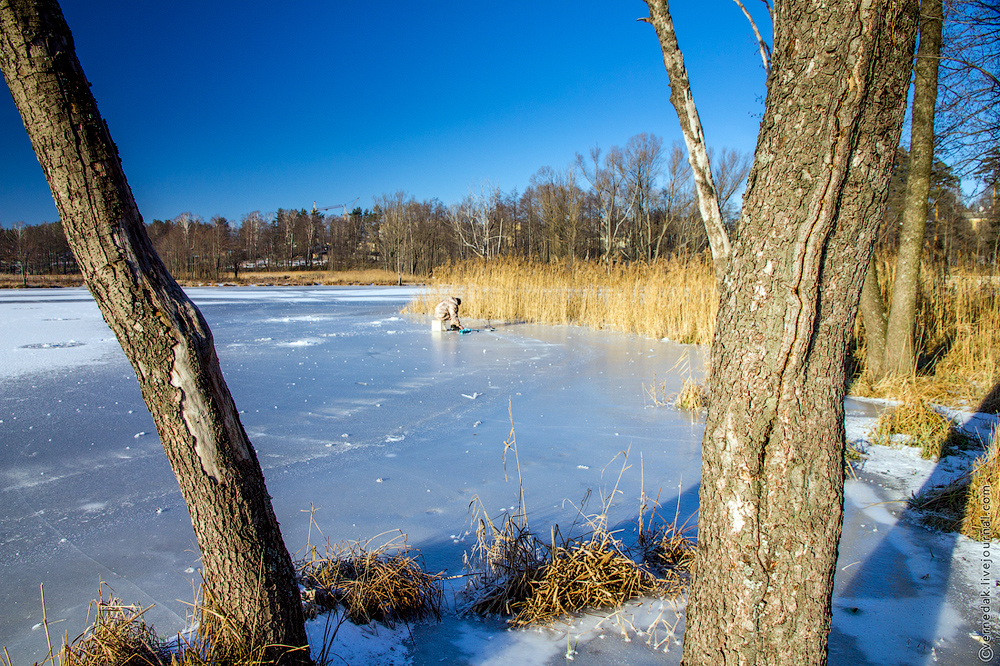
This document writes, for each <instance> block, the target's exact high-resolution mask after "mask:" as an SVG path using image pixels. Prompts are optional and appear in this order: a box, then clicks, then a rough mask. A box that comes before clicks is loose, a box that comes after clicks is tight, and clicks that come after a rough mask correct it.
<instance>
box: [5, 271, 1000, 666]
mask: <svg viewBox="0 0 1000 666" xmlns="http://www.w3.org/2000/svg"><path fill="white" fill-rule="evenodd" d="M189 293H190V294H191V296H192V297H193V298H194V300H195V301H196V302H197V303H198V305H199V306H200V307H201V308H202V311H203V312H204V314H205V316H206V318H207V319H208V321H209V323H210V324H211V326H212V330H213V333H214V335H215V340H216V346H217V349H218V351H219V356H220V358H221V361H222V367H223V371H224V373H225V375H226V379H227V382H228V384H229V387H230V389H231V390H232V392H233V395H234V397H235V399H236V403H237V405H238V406H239V408H240V410H241V413H242V418H243V423H244V426H245V427H246V429H247V432H248V433H249V434H250V437H251V439H252V441H253V442H254V445H255V446H256V447H257V450H258V455H259V457H260V460H261V463H262V465H263V467H264V473H265V476H266V478H267V483H268V488H269V491H270V493H271V495H273V497H274V505H275V511H276V512H277V515H278V518H279V520H280V521H281V525H282V530H283V533H284V536H285V541H286V543H287V544H288V546H289V549H290V550H291V551H293V552H295V551H297V550H299V549H301V548H302V547H303V546H304V544H305V543H306V541H307V539H308V538H310V537H311V539H312V541H313V542H314V543H317V544H318V543H321V542H322V540H323V539H325V538H329V539H330V540H331V541H332V542H339V541H344V540H358V539H361V540H364V539H368V538H370V537H373V536H375V535H378V534H380V533H382V532H387V531H389V532H391V531H392V530H402V531H403V532H404V533H406V535H407V540H408V543H409V544H410V545H411V546H412V547H414V548H416V549H418V550H419V551H420V552H421V553H422V554H423V558H424V561H425V564H426V566H427V568H428V569H429V570H432V571H444V572H447V573H448V574H458V573H461V567H462V555H463V554H464V553H465V552H466V551H467V550H469V549H470V548H471V543H472V535H470V534H469V531H470V517H471V516H470V513H469V506H470V503H471V502H472V501H473V500H474V499H475V498H479V499H480V500H481V501H482V502H483V505H484V506H485V507H486V508H487V510H489V511H490V512H491V513H493V514H495V513H499V512H500V511H502V510H505V509H510V508H511V507H513V506H515V505H516V504H517V494H518V493H517V481H516V478H513V479H512V480H510V481H505V480H504V470H503V463H502V453H503V442H504V440H505V439H507V437H508V435H509V432H510V429H511V422H510V417H509V416H508V409H510V411H511V412H512V413H513V422H514V428H515V432H516V437H517V445H518V450H519V456H520V461H521V471H522V475H523V479H524V487H525V495H526V502H527V508H528V511H529V520H530V521H531V524H532V526H533V527H534V528H535V529H536V530H537V531H539V532H540V533H548V529H549V527H550V526H551V525H552V524H553V523H558V524H559V525H560V526H562V527H563V528H565V527H567V526H569V525H570V524H571V523H573V522H574V519H575V518H576V517H577V515H578V513H577V507H578V506H579V504H580V503H581V501H582V500H583V498H584V497H585V495H586V494H587V491H588V490H593V491H594V499H592V500H591V502H590V505H589V506H587V507H586V509H585V510H586V511H587V512H594V511H596V510H597V509H598V507H599V504H600V497H601V496H602V492H603V494H604V495H607V493H609V492H610V489H611V488H612V487H613V485H614V483H615V479H616V478H617V476H618V472H619V470H620V469H621V462H622V457H621V456H619V457H618V458H617V459H616V456H617V455H618V454H619V453H620V452H623V451H628V463H629V465H630V466H631V467H630V469H628V470H627V471H626V472H625V473H624V475H623V479H622V482H621V484H620V485H619V490H620V491H621V492H620V493H619V494H617V495H616V500H615V503H614V505H613V507H612V509H611V511H610V515H609V518H610V523H611V524H612V525H617V526H619V528H620V529H621V530H622V532H621V533H622V535H623V538H626V539H627V538H628V535H629V534H630V531H631V528H632V523H633V521H634V520H635V517H636V514H637V511H638V498H639V495H640V492H641V491H642V489H643V487H644V488H645V491H646V493H647V494H648V495H653V496H655V495H656V494H657V493H658V492H659V493H660V500H661V504H662V505H663V506H664V511H665V512H666V513H668V514H670V517H672V515H673V512H674V511H675V510H679V512H680V515H681V516H682V518H684V517H687V516H688V515H690V514H691V513H692V512H693V511H694V510H695V508H696V506H697V484H698V479H699V468H700V455H701V450H700V442H701V434H702V425H701V423H700V422H698V421H696V420H692V419H691V418H690V417H689V416H688V415H687V414H685V413H682V412H678V411H676V410H674V409H671V408H665V407H660V408H656V407H652V406H650V404H649V400H648V398H646V396H645V391H644V385H645V387H648V386H650V385H651V384H653V382H654V377H655V381H656V383H657V384H659V383H661V382H663V381H664V380H666V381H667V390H668V391H676V390H678V389H679V387H680V383H681V380H682V379H683V378H682V377H681V376H680V375H679V374H678V371H677V367H685V366H690V367H692V368H700V367H701V356H700V354H701V352H700V350H698V349H697V348H694V347H687V346H680V345H675V344H673V343H670V342H665V341H654V340H645V339H640V338H634V337H628V336H622V335H616V334H610V333H604V332H594V331H587V330H582V329H578V328H573V327H548V326H536V325H528V324H520V323H509V324H504V325H497V327H496V330H495V331H481V332H476V333H472V334H470V335H464V336H460V335H457V334H453V333H445V334H433V333H431V332H430V330H429V329H430V326H429V323H428V320H427V319H421V318H408V317H404V316H401V315H399V314H398V311H399V309H400V307H401V306H402V305H403V304H404V303H405V302H406V301H407V300H409V298H410V297H411V296H412V294H413V293H414V291H413V290H412V289H407V288H375V287H371V288H357V287H314V288H289V287H261V288H255V287H246V288H197V289H190V290H189ZM0 322H2V326H3V331H4V334H3V337H2V338H0V386H2V389H0V581H2V582H0V608H2V609H3V612H2V613H0V645H3V646H6V647H7V649H8V651H9V652H10V654H11V656H12V657H13V659H14V663H15V665H20V664H27V663H31V662H32V661H34V660H35V659H39V658H41V657H43V656H44V654H45V652H46V648H45V636H44V632H43V631H41V624H40V623H41V620H42V607H41V602H40V600H39V585H40V584H41V583H44V586H45V601H46V613H47V617H48V621H49V622H50V623H55V622H57V623H58V624H54V625H53V626H52V627H51V630H52V632H53V636H54V637H55V636H59V637H61V636H62V635H63V633H64V632H65V633H68V634H69V635H70V637H72V636H74V635H75V634H76V633H78V632H79V631H80V630H81V629H82V628H83V626H84V622H85V617H86V609H87V604H88V602H89V601H90V600H91V599H92V598H94V597H95V596H96V594H97V588H98V584H99V581H105V582H106V583H108V584H109V585H110V586H111V588H112V589H113V590H114V592H115V593H116V595H117V596H119V597H120V598H122V599H123V600H124V601H126V602H129V603H141V604H144V605H148V604H153V605H154V608H153V609H152V610H151V611H150V612H149V613H148V614H147V616H146V617H147V619H148V620H152V621H153V623H154V624H155V626H156V628H157V630H158V631H159V632H160V633H161V634H169V633H172V632H175V631H178V630H181V629H182V628H183V626H184V615H185V610H186V605H185V602H187V601H190V600H191V599H192V597H193V590H192V588H193V586H194V585H195V584H196V581H197V572H196V569H197V566H198V553H197V547H196V545H195V542H194V535H193V533H192V531H191V526H190V521H189V520H188V516H187V513H186V510H185V507H184V503H183V501H182V499H181V497H180V494H179V491H178V490H177V486H176V481H175V480H174V479H173V476H172V473H171V471H170V468H169V466H168V465H167V462H166V459H165V456H164V455H163V452H162V449H161V448H160V445H159V442H158V438H157V435H156V432H155V429H154V428H153V424H152V420H151V418H150V417H149V414H148V412H147V411H146V409H145V406H144V404H143V403H142V400H141V398H140V396H139V391H138V387H137V384H136V381H135V377H134V374H133V373H132V370H131V368H130V366H129V365H128V363H127V361H126V360H125V358H124V355H123V354H122V352H121V350H120V349H119V348H118V345H117V342H116V341H115V339H114V337H113V335H112V334H111V333H110V332H109V330H108V329H107V327H106V326H105V325H104V323H103V321H102V320H101V318H100V315H99V313H98V310H97V307H96V306H95V305H94V303H93V300H92V299H91V297H90V296H89V294H88V293H87V292H86V291H85V290H82V289H62V290H47V291H39V290H31V291H6V292H0ZM472 323H473V324H476V322H472ZM684 355H687V356H688V361H682V362H681V363H678V362H679V361H681V359H682V358H683V357H684ZM847 413H848V437H849V438H850V439H852V440H860V439H863V438H864V436H865V433H866V428H867V427H869V426H870V424H871V422H872V419H873V418H874V416H875V414H876V405H874V404H871V403H864V402H860V401H854V400H849V401H848V405H847ZM972 426H976V427H978V428H979V429H980V431H985V430H986V429H988V427H989V426H990V422H989V419H982V418H980V419H978V420H976V421H974V423H973V424H972V425H970V427H972ZM867 450H868V460H867V461H866V462H865V463H864V466H863V469H862V470H861V472H860V473H859V479H858V480H849V481H848V482H847V490H846V518H845V526H844V537H843V539H842V542H841V551H840V563H839V565H838V567H839V568H838V575H837V581H836V590H835V593H834V600H833V604H834V619H833V625H834V626H833V632H832V634H831V641H830V663H831V664H844V665H846V664H893V665H895V664H925V663H926V664H930V663H941V664H956V665H958V664H972V663H984V662H982V661H981V659H980V654H981V653H980V650H981V649H983V648H984V647H986V646H985V645H984V644H983V641H982V637H981V636H979V634H977V633H976V632H981V630H982V629H981V623H980V621H979V619H980V614H981V612H980V609H979V606H980V605H981V604H980V592H981V591H982V590H984V589H989V590H990V591H991V595H992V596H991V600H992V609H991V612H992V615H991V617H992V618H993V619H994V621H995V619H996V611H997V607H998V606H1000V601H998V598H1000V590H997V589H996V588H995V582H994V579H995V578H996V576H993V575H992V570H988V571H987V574H986V577H985V579H984V562H983V560H984V559H989V557H991V556H992V554H991V555H990V556H989V557H987V558H984V556H983V551H984V549H983V547H982V545H981V544H977V543H974V542H972V541H970V540H968V539H965V538H964V537H955V536H954V535H943V534H939V533H935V532H931V531H927V530H925V529H923V528H920V527H917V526H915V525H913V524H912V523H911V522H909V521H908V520H905V519H903V520H901V515H902V513H903V508H904V503H903V502H902V500H904V499H905V498H906V497H908V496H909V494H910V493H911V492H912V491H915V490H919V489H920V488H921V487H922V486H923V485H924V484H929V483H936V482H939V481H940V480H941V479H944V478H946V477H947V475H949V474H954V473H956V470H957V466H956V464H955V462H954V461H952V460H950V459H946V460H945V461H944V462H943V463H942V464H939V465H935V464H934V463H930V462H927V461H923V460H920V459H919V457H918V456H917V454H916V452H915V450H913V449H886V448H883V447H871V446H869V447H867ZM508 471H511V470H508ZM678 503H679V508H678ZM310 511H312V512H313V513H312V515H313V519H314V521H315V525H316V526H318V527H319V529H321V530H322V537H319V536H318V535H317V529H316V526H314V527H313V528H312V532H311V533H310V531H309V530H310V520H309V516H310ZM388 538H391V534H390V535H389V536H388V537H386V539H388ZM984 581H985V582H987V583H988V585H985V586H984V585H981V583H982V582H984ZM453 584H454V585H456V586H458V585H460V582H459V581H458V580H456V581H454V583H453ZM455 589H456V590H457V589H458V588H457V587H456V588H455ZM449 599H453V597H452V596H451V595H449ZM449 608H450V610H449V611H448V612H446V613H445V617H444V619H443V621H442V622H441V623H439V624H438V623H421V624H418V625H416V626H411V627H402V626H401V627H397V628H396V629H395V630H388V629H386V628H384V627H368V628H358V627H354V626H353V625H350V624H349V623H345V624H343V625H341V626H340V628H339V630H338V633H337V638H336V639H335V640H334V642H333V644H332V646H331V652H332V653H334V654H336V655H338V656H339V657H341V658H343V659H344V660H346V662H347V663H350V664H378V663H386V664H431V663H434V664H436V663H459V664H462V663H468V664H492V663H496V664H501V663H503V664H508V663H519V664H545V663H553V664H554V663H560V662H563V661H565V660H566V658H567V655H568V656H571V657H572V658H573V659H574V661H575V662H576V663H583V664H595V665H603V664H619V663H629V664H642V663H657V664H664V663H666V664H676V663H678V662H679V659H680V643H679V641H680V638H681V632H682V631H683V602H678V603H676V604H671V603H665V602H661V601H659V600H644V601H642V602H639V603H635V604H630V605H629V606H628V607H626V608H625V609H621V610H618V611H614V612H605V613H596V614H591V615H587V616H584V617H580V618H574V619H573V620H572V623H571V624H567V625H563V626H559V627H555V628H553V629H544V630H526V631H508V630H506V629H505V628H504V626H503V624H502V623H501V622H499V621H494V620H479V619H470V618H466V617H460V616H458V615H456V614H455V612H454V601H453V600H452V601H449ZM324 628H325V625H324V622H323V620H322V619H321V620H320V621H317V622H313V623H310V627H309V630H310V635H311V636H313V637H314V638H315V639H316V640H315V642H316V643H319V642H321V639H322V636H323V632H324ZM334 661H336V662H337V663H342V662H340V661H339V660H336V659H335V660H334ZM985 663H991V662H990V659H987V660H986V662H985Z"/></svg>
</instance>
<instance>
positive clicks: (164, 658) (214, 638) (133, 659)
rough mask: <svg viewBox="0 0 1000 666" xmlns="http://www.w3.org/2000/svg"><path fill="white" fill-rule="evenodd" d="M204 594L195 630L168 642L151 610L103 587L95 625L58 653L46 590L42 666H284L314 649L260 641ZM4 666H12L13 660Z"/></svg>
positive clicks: (92, 612) (94, 608) (94, 606)
mask: <svg viewBox="0 0 1000 666" xmlns="http://www.w3.org/2000/svg"><path fill="white" fill-rule="evenodd" d="M105 589H107V590H108V594H107V597H105ZM204 589H205V588H204V587H203V588H202V593H200V594H199V595H198V596H197V597H196V598H195V601H194V603H193V604H191V609H192V616H191V620H192V623H191V626H193V627H195V629H194V630H193V631H192V632H190V633H188V634H178V636H177V639H176V641H175V642H167V641H165V640H164V639H162V638H160V637H158V636H157V635H156V632H155V631H154V630H153V627H152V625H148V624H146V621H145V620H144V618H143V616H144V615H145V613H146V611H148V610H149V608H151V607H146V608H143V607H141V606H138V605H128V604H125V603H123V602H122V601H121V600H120V599H118V598H116V597H115V596H114V594H113V592H111V590H110V587H108V586H107V584H106V583H101V587H100V590H99V592H98V598H97V599H95V600H94V601H92V602H91V603H90V607H89V609H88V618H87V619H88V621H89V620H90V617H91V616H92V617H93V621H91V622H89V624H88V627H87V629H86V630H85V631H84V632H83V633H82V634H80V635H79V636H77V637H76V638H75V639H73V640H72V641H70V640H69V637H68V636H66V637H65V638H64V640H63V645H62V647H61V648H60V649H59V650H58V651H57V652H53V649H52V641H51V638H50V637H49V624H50V623H49V621H48V619H47V617H46V614H45V593H44V589H43V590H42V618H43V619H42V624H43V626H44V629H45V638H46V640H47V642H48V646H49V651H48V656H47V658H46V659H45V660H43V661H42V662H41V666H48V665H50V664H51V666H168V665H169V666H251V665H252V666H269V665H272V664H278V663H284V662H285V659H284V657H286V656H287V655H288V653H290V652H293V651H297V650H304V649H308V648H289V647H283V646H275V645H266V644H263V643H261V642H259V641H255V640H254V638H253V636H252V634H253V632H252V631H245V630H241V628H240V627H239V626H237V624H236V623H234V622H232V621H229V620H228V619H226V618H225V617H224V616H223V615H222V614H221V613H220V612H219V611H218V610H217V609H216V608H215V604H213V603H212V601H211V599H209V598H206V597H205V596H204ZM4 653H5V656H6V650H5V651H4ZM2 663H3V664H4V666H12V664H11V663H10V659H9V657H7V658H6V660H5V661H3V662H2Z"/></svg>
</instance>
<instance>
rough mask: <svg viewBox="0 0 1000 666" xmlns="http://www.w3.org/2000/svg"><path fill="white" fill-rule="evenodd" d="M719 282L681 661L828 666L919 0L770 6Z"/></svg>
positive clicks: (801, 0) (792, 1) (800, 1)
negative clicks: (761, 106) (857, 385)
mask: <svg viewBox="0 0 1000 666" xmlns="http://www.w3.org/2000/svg"><path fill="white" fill-rule="evenodd" d="M774 9H775V42H774V52H773V53H774V55H773V60H772V69H771V74H770V78H769V89H768V96H767V102H766V108H765V113H764V118H763V121H762V124H761V130H760V135H759V137H758V143H757V151H756V155H755V162H754V166H753V169H752V171H751V173H750V176H749V181H748V190H747V194H746V197H745V199H744V205H743V213H742V216H741V220H740V225H739V227H738V230H737V233H736V235H735V240H734V243H733V254H732V256H731V258H730V261H729V265H728V268H727V271H726V274H725V277H724V278H723V280H722V283H721V285H720V304H719V313H718V319H717V323H716V333H715V339H714V341H713V345H712V374H711V388H710V390H711V396H712V399H711V400H710V403H709V413H708V419H707V422H706V426H705V437H704V440H703V446H702V449H703V451H702V460H703V464H702V477H701V489H700V500H701V502H700V504H701V509H700V516H699V523H698V540H699V543H698V557H697V562H696V565H695V571H694V577H693V580H692V586H691V591H690V596H689V604H688V611H687V612H688V615H687V625H686V629H685V633H684V655H683V662H684V664H686V666H695V665H696V664H705V665H708V664H711V665H712V666H717V665H719V664H745V665H753V664H757V665H759V664H789V665H792V664H794V665H795V666H804V665H810V664H825V663H826V646H827V637H828V633H829V629H830V618H831V611H830V599H831V594H832V590H833V577H834V571H835V565H836V559H837V548H838V542H839V539H840V532H841V522H842V510H843V481H844V466H843V465H844V458H843V454H844V394H845V381H844V380H845V361H846V356H847V348H848V340H849V338H850V333H851V328H852V325H853V322H854V318H855V316H856V313H857V307H858V300H859V295H860V292H861V287H862V282H863V280H864V273H865V271H864V268H865V267H866V266H867V265H868V261H869V258H870V256H871V251H872V246H873V240H874V236H875V231H876V227H877V222H878V219H879V216H880V215H881V212H882V209H883V207H884V205H885V200H886V194H887V189H888V182H889V176H890V172H891V168H892V164H893V157H894V154H895V150H896V146H897V144H898V141H899V133H900V127H901V125H902V121H903V114H904V109H905V105H906V89H907V78H908V74H909V71H910V62H911V58H912V54H913V45H914V38H915V34H916V20H917V11H916V10H917V5H916V0H870V1H869V0H851V1H847V2H838V3H815V2H810V1H808V0H788V1H786V2H779V3H777V4H776V5H775V8H774Z"/></svg>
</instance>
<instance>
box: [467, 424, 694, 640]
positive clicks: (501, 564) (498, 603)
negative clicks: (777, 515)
mask: <svg viewBox="0 0 1000 666" xmlns="http://www.w3.org/2000/svg"><path fill="white" fill-rule="evenodd" d="M508 452H513V454H514V459H515V461H516V463H517V465H518V478H519V479H520V463H519V462H517V444H516V440H515V437H514V428H513V415H511V432H510V436H509V437H508V439H507V441H506V442H504V467H505V469H506V456H507V454H508ZM619 455H624V459H625V461H624V462H623V464H622V469H621V472H620V473H619V476H618V481H619V482H620V480H621V474H622V473H624V472H625V470H626V469H628V464H627V462H628V453H627V452H623V453H622V454H619ZM616 457H617V456H616ZM505 476H506V474H505ZM518 485H519V498H518V509H517V512H516V513H514V514H507V513H505V514H504V516H503V519H502V520H501V521H499V526H498V525H497V523H496V522H494V521H493V520H491V519H490V517H489V516H488V515H487V513H486V509H485V507H483V505H482V502H481V501H479V500H478V499H477V500H474V501H473V505H474V506H477V508H476V515H475V516H474V519H473V521H474V523H475V524H476V545H475V547H474V548H473V551H472V556H471V557H469V556H468V555H467V556H466V560H465V568H466V570H467V571H468V572H469V573H470V574H471V577H470V583H469V585H468V588H467V590H466V594H467V596H468V597H469V598H470V599H471V601H470V602H469V603H468V605H467V606H466V611H467V612H472V613H476V614H481V615H505V616H510V619H509V622H510V625H511V626H514V627H523V626H526V625H531V624H550V623H551V622H553V621H554V620H556V619H557V618H558V617H560V616H562V615H565V614H567V613H573V612H576V611H580V610H583V609H585V608H608V607H617V606H620V605H621V604H623V603H625V602H626V601H629V600H630V599H633V598H635V597H638V596H640V595H644V594H655V595H660V596H669V595H676V594H678V593H679V592H680V591H681V590H682V589H683V586H684V581H683V580H682V579H681V577H680V576H678V575H673V574H671V575H668V576H666V577H658V576H657V575H656V574H655V573H653V571H651V570H650V568H647V567H645V566H643V565H641V564H638V563H637V562H636V560H635V558H634V557H632V555H631V553H630V552H629V549H628V548H626V547H625V546H624V544H623V543H622V542H621V541H619V540H618V539H616V538H615V537H614V536H613V535H612V534H611V532H610V531H609V530H608V527H607V516H608V511H609V510H610V507H611V500H612V499H613V498H614V497H615V495H616V493H617V492H618V482H616V483H615V487H614V489H613V490H612V491H611V493H610V494H609V495H608V499H606V500H605V501H604V504H603V506H602V511H601V512H600V513H599V514H597V515H596V516H582V512H581V516H582V517H583V518H584V519H585V522H586V524H587V528H588V530H589V531H588V534H587V535H586V536H585V537H579V538H568V537H567V538H563V537H562V536H561V533H560V530H559V526H558V525H556V526H553V528H552V530H551V534H550V541H549V542H548V543H546V542H544V541H542V540H541V539H539V538H538V537H536V536H535V535H534V534H532V532H531V530H530V529H529V527H528V520H527V515H526V512H525V510H524V506H525V505H524V488H523V486H521V485H520V481H519V484H518ZM644 502H645V495H643V505H642V507H641V509H640V510H641V511H642V510H644V508H645V504H644ZM643 522H644V518H643V515H642V514H641V513H640V517H639V523H640V537H639V543H640V549H642V546H643V544H644V543H645V542H644V541H643V534H642V527H641V526H642V524H643ZM571 531H572V528H571ZM658 568H659V567H658Z"/></svg>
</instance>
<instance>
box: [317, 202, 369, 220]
mask: <svg viewBox="0 0 1000 666" xmlns="http://www.w3.org/2000/svg"><path fill="white" fill-rule="evenodd" d="M360 199H361V197H358V198H357V199H355V200H354V201H352V202H350V203H342V204H333V205H332V206H324V207H323V208H317V207H316V202H315V201H313V207H312V212H313V213H320V212H322V211H324V210H333V209H334V208H343V209H344V211H343V214H342V216H343V217H345V218H346V217H347V211H348V209H353V208H354V204H356V203H357V202H358V200H360Z"/></svg>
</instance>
